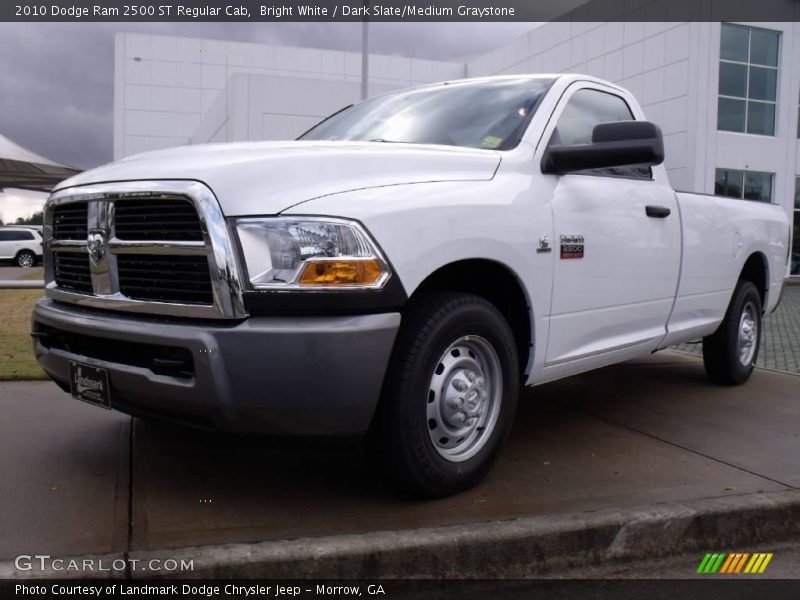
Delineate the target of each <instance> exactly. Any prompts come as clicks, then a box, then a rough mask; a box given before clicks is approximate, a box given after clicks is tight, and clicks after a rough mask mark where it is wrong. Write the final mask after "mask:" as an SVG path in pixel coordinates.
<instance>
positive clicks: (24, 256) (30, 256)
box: [14, 250, 36, 268]
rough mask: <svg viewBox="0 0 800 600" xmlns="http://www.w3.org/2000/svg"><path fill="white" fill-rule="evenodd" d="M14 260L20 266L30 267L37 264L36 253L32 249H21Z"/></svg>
mask: <svg viewBox="0 0 800 600" xmlns="http://www.w3.org/2000/svg"><path fill="white" fill-rule="evenodd" d="M14 262H15V263H16V264H17V266H18V267H23V268H30V267H34V266H36V255H35V254H34V253H33V252H31V251H30V250H20V251H19V252H17V256H16V258H14Z"/></svg>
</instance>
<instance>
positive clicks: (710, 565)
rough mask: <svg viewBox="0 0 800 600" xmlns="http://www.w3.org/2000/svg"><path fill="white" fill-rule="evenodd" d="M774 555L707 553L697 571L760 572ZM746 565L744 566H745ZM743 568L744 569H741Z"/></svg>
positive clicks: (704, 572) (705, 572)
mask: <svg viewBox="0 0 800 600" xmlns="http://www.w3.org/2000/svg"><path fill="white" fill-rule="evenodd" d="M773 556H774V555H773V554H772V553H767V552H756V553H753V554H750V553H749V552H732V553H730V554H727V553H725V552H713V553H711V552H710V553H708V554H706V555H705V556H704V557H703V560H702V561H701V562H700V566H699V567H697V572H698V573H702V574H714V573H719V574H720V575H722V574H727V575H731V574H739V573H742V572H744V573H747V574H753V575H754V574H760V573H763V572H764V571H765V570H766V568H767V565H768V564H769V562H770V561H771V560H772V557H773ZM745 565H746V566H745ZM743 569H744V571H743Z"/></svg>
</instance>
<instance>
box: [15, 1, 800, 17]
mask: <svg viewBox="0 0 800 600" xmlns="http://www.w3.org/2000/svg"><path fill="white" fill-rule="evenodd" d="M799 14H800V2H799V1H798V0H511V1H509V0H505V1H502V0H308V1H307V2H302V1H298V0H277V1H270V0H237V1H231V0H204V1H200V2H194V1H193V2H188V1H184V2H179V1H173V0H164V1H161V2H152V1H150V0H138V1H137V0H131V1H130V2H125V1H120V0H49V1H44V0H40V1H36V0H33V1H21V0H20V1H16V2H15V1H14V0H11V1H6V0H4V1H3V2H2V3H0V21H20V22H22V21H28V22H36V21H41V22H45V21H114V22H132V21H231V22H258V21H273V22H276V21H316V22H325V21H330V22H348V21H361V20H364V19H369V20H372V21H408V22H420V21H487V22H491V21H522V22H536V21H576V22H580V21H583V22H588V21H757V22H765V21H782V22H786V21H797V20H798V15H799Z"/></svg>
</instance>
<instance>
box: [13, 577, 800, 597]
mask: <svg viewBox="0 0 800 600" xmlns="http://www.w3.org/2000/svg"><path fill="white" fill-rule="evenodd" d="M654 575H657V572H654ZM799 594H800V580H779V579H773V580H758V579H752V578H748V579H742V578H740V579H736V580H734V579H721V578H718V579H698V580H669V579H660V580H658V579H627V580H606V579H579V580H567V579H549V580H546V579H528V580H519V579H513V580H508V579H505V580H504V579H500V580H487V579H482V580H456V579H438V580H396V579H395V580H391V579H389V580H376V581H366V580H364V581H362V580H339V581H336V580H334V581H331V580H327V581H313V580H292V581H274V580H256V579H245V580H236V581H233V580H205V581H204V580H186V579H183V580H150V581H127V580H112V579H110V580H80V579H67V580H27V581H19V580H17V581H10V580H0V598H52V599H61V600H64V599H66V598H70V599H74V598H158V599H170V600H171V599H175V600H183V599H193V600H194V599H199V598H209V599H215V598H216V599H220V598H252V599H264V598H272V599H294V598H299V599H304V600H312V599H313V600H329V599H334V598H335V599H339V600H353V599H355V598H375V599H387V600H411V599H425V600H487V599H490V600H493V599H503V600H505V599H511V600H517V599H518V600H523V599H524V600H533V599H536V598H558V599H559V600H591V599H594V598H604V599H606V598H608V599H614V600H625V599H634V598H635V599H637V600H640V599H642V598H646V599H647V600H662V599H664V600H667V599H668V600H674V599H675V598H687V599H689V598H702V599H703V600H715V599H719V600H739V599H742V600H744V599H748V600H750V599H752V598H769V599H770V600H784V599H786V600H789V599H791V600H796V599H797V598H798V597H800V596H799Z"/></svg>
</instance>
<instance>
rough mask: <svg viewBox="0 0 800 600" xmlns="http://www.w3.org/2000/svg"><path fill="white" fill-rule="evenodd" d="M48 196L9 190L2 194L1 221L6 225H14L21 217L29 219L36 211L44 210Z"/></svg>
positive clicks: (0, 198)
mask: <svg viewBox="0 0 800 600" xmlns="http://www.w3.org/2000/svg"><path fill="white" fill-rule="evenodd" d="M45 200H47V194H42V193H39V192H27V191H24V190H7V191H6V192H5V193H0V220H2V221H3V223H5V224H7V225H8V224H11V223H14V222H15V221H16V220H17V219H18V218H19V217H22V218H24V219H27V218H28V217H30V216H31V215H32V214H33V213H35V212H36V211H39V210H42V206H43V205H44V201H45Z"/></svg>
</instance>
